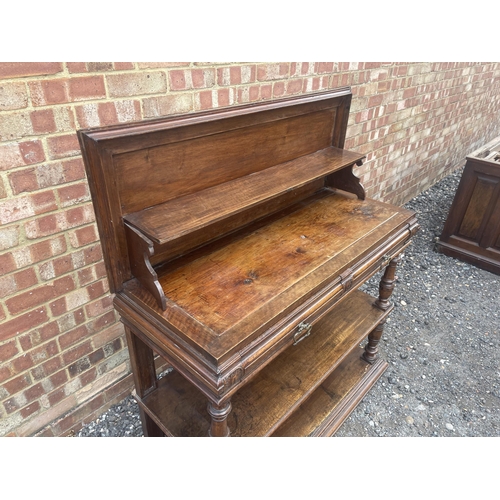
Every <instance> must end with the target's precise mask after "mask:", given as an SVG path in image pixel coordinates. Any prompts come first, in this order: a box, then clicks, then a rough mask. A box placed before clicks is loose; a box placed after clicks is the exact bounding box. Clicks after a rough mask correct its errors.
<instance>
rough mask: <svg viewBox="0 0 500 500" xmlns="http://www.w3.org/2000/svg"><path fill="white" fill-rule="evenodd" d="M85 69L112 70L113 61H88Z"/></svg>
mask: <svg viewBox="0 0 500 500" xmlns="http://www.w3.org/2000/svg"><path fill="white" fill-rule="evenodd" d="M87 69H88V70H89V71H90V72H96V71H112V70H113V63H111V62H88V63H87Z"/></svg>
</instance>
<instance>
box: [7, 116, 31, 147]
mask: <svg viewBox="0 0 500 500" xmlns="http://www.w3.org/2000/svg"><path fill="white" fill-rule="evenodd" d="M30 135H34V131H33V125H32V123H31V119H30V113H29V112H27V111H15V112H11V113H5V114H1V115H0V141H2V142H7V141H15V140H16V139H22V138H23V137H27V136H30Z"/></svg>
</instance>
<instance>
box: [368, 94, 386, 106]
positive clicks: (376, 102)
mask: <svg viewBox="0 0 500 500" xmlns="http://www.w3.org/2000/svg"><path fill="white" fill-rule="evenodd" d="M383 100H384V96H383V95H373V96H371V97H370V98H369V99H368V107H369V108H373V107H374V106H380V105H381V104H382V102H383Z"/></svg>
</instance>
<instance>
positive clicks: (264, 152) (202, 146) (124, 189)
mask: <svg viewBox="0 0 500 500" xmlns="http://www.w3.org/2000/svg"><path fill="white" fill-rule="evenodd" d="M351 97H352V95H351V91H350V89H349V88H340V89H336V90H329V91H325V92H318V93H311V94H306V95H301V96H295V97H290V98H285V99H276V100H273V101H270V102H258V103H252V104H248V105H242V106H231V107H229V108H225V109H218V110H209V111H204V112H200V113H190V114H187V115H179V116H172V117H166V118H160V119H157V120H151V121H144V122H140V123H131V124H120V125H116V126H112V127H106V128H102V129H91V130H84V131H79V132H78V138H79V141H80V146H81V149H82V154H83V159H84V163H85V167H86V171H87V177H88V180H89V186H90V190H91V194H92V201H93V204H94V209H95V213H96V220H97V225H98V228H99V234H100V236H101V243H102V248H103V256H104V262H105V265H106V271H107V275H108V281H109V286H110V291H111V292H112V293H114V300H113V304H114V306H115V309H116V310H117V312H118V313H119V315H120V319H121V321H122V323H123V324H124V326H125V333H126V336H127V344H128V350H129V355H130V364H131V368H132V373H133V376H134V384H135V394H136V397H137V400H138V402H139V407H140V411H141V419H142V425H143V431H144V435H145V436H207V435H208V436H214V437H216V436H221V437H222V436H229V435H232V436H272V435H275V436H278V435H279V436H329V435H332V434H334V433H335V431H336V429H337V428H338V427H339V425H341V423H342V422H343V421H344V419H345V418H347V416H348V415H349V413H350V412H351V411H352V410H353V409H354V408H355V407H356V405H357V404H359V402H360V401H361V399H362V398H363V396H364V394H366V392H367V391H368V390H369V389H370V387H371V386H373V384H374V383H375V382H376V381H377V379H378V378H379V377H380V375H381V374H382V373H383V371H384V370H385V368H386V366H387V363H386V362H385V361H383V360H382V358H381V357H379V353H378V343H379V340H380V337H381V335H382V331H383V325H384V322H385V320H386V317H387V315H388V314H389V312H390V310H391V308H392V305H391V303H390V301H389V297H390V295H391V293H392V290H393V288H394V284H395V271H396V266H397V263H398V262H399V261H400V260H401V256H402V252H403V250H404V249H405V248H406V246H407V245H408V244H409V243H410V241H411V238H412V236H413V235H414V234H415V232H416V231H417V230H418V223H417V221H416V219H415V215H414V213H413V212H411V211H409V210H406V209H403V208H400V207H395V206H393V205H390V204H387V203H382V202H379V201H375V200H371V199H367V198H366V197H365V191H364V189H363V186H362V185H361V183H360V182H359V179H358V178H357V177H356V176H355V175H354V173H353V168H354V167H355V166H360V165H361V164H362V160H363V158H364V156H365V155H364V154H361V153H356V152H352V151H347V150H345V149H344V142H345V136H346V130H347V123H348V118H349V109H350V103H351ZM379 271H381V272H383V275H382V278H381V282H380V288H379V296H378V297H377V298H372V297H370V296H368V295H367V294H365V293H363V292H360V291H358V288H359V287H360V286H361V285H362V284H363V283H364V282H365V281H366V280H368V279H369V278H370V277H371V276H373V275H374V274H375V273H377V272H379ZM365 339H367V340H366V342H365V346H364V348H360V347H359V346H360V343H361V342H364V340H365ZM156 354H158V355H160V356H161V357H162V358H163V359H164V360H165V361H166V362H167V363H168V364H169V365H170V366H172V368H173V371H172V372H171V373H169V374H167V375H165V376H164V377H161V378H158V377H157V374H156V371H155V361H154V360H155V355H156Z"/></svg>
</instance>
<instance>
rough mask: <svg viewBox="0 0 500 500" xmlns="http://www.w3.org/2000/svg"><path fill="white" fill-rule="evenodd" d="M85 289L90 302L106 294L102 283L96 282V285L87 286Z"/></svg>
mask: <svg viewBox="0 0 500 500" xmlns="http://www.w3.org/2000/svg"><path fill="white" fill-rule="evenodd" d="M86 289H87V293H88V295H89V298H90V300H95V299H97V298H98V297H100V296H101V295H104V294H105V293H106V292H107V289H106V287H105V286H104V281H97V282H96V283H93V284H92V285H89V286H88V287H87V288H86Z"/></svg>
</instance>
